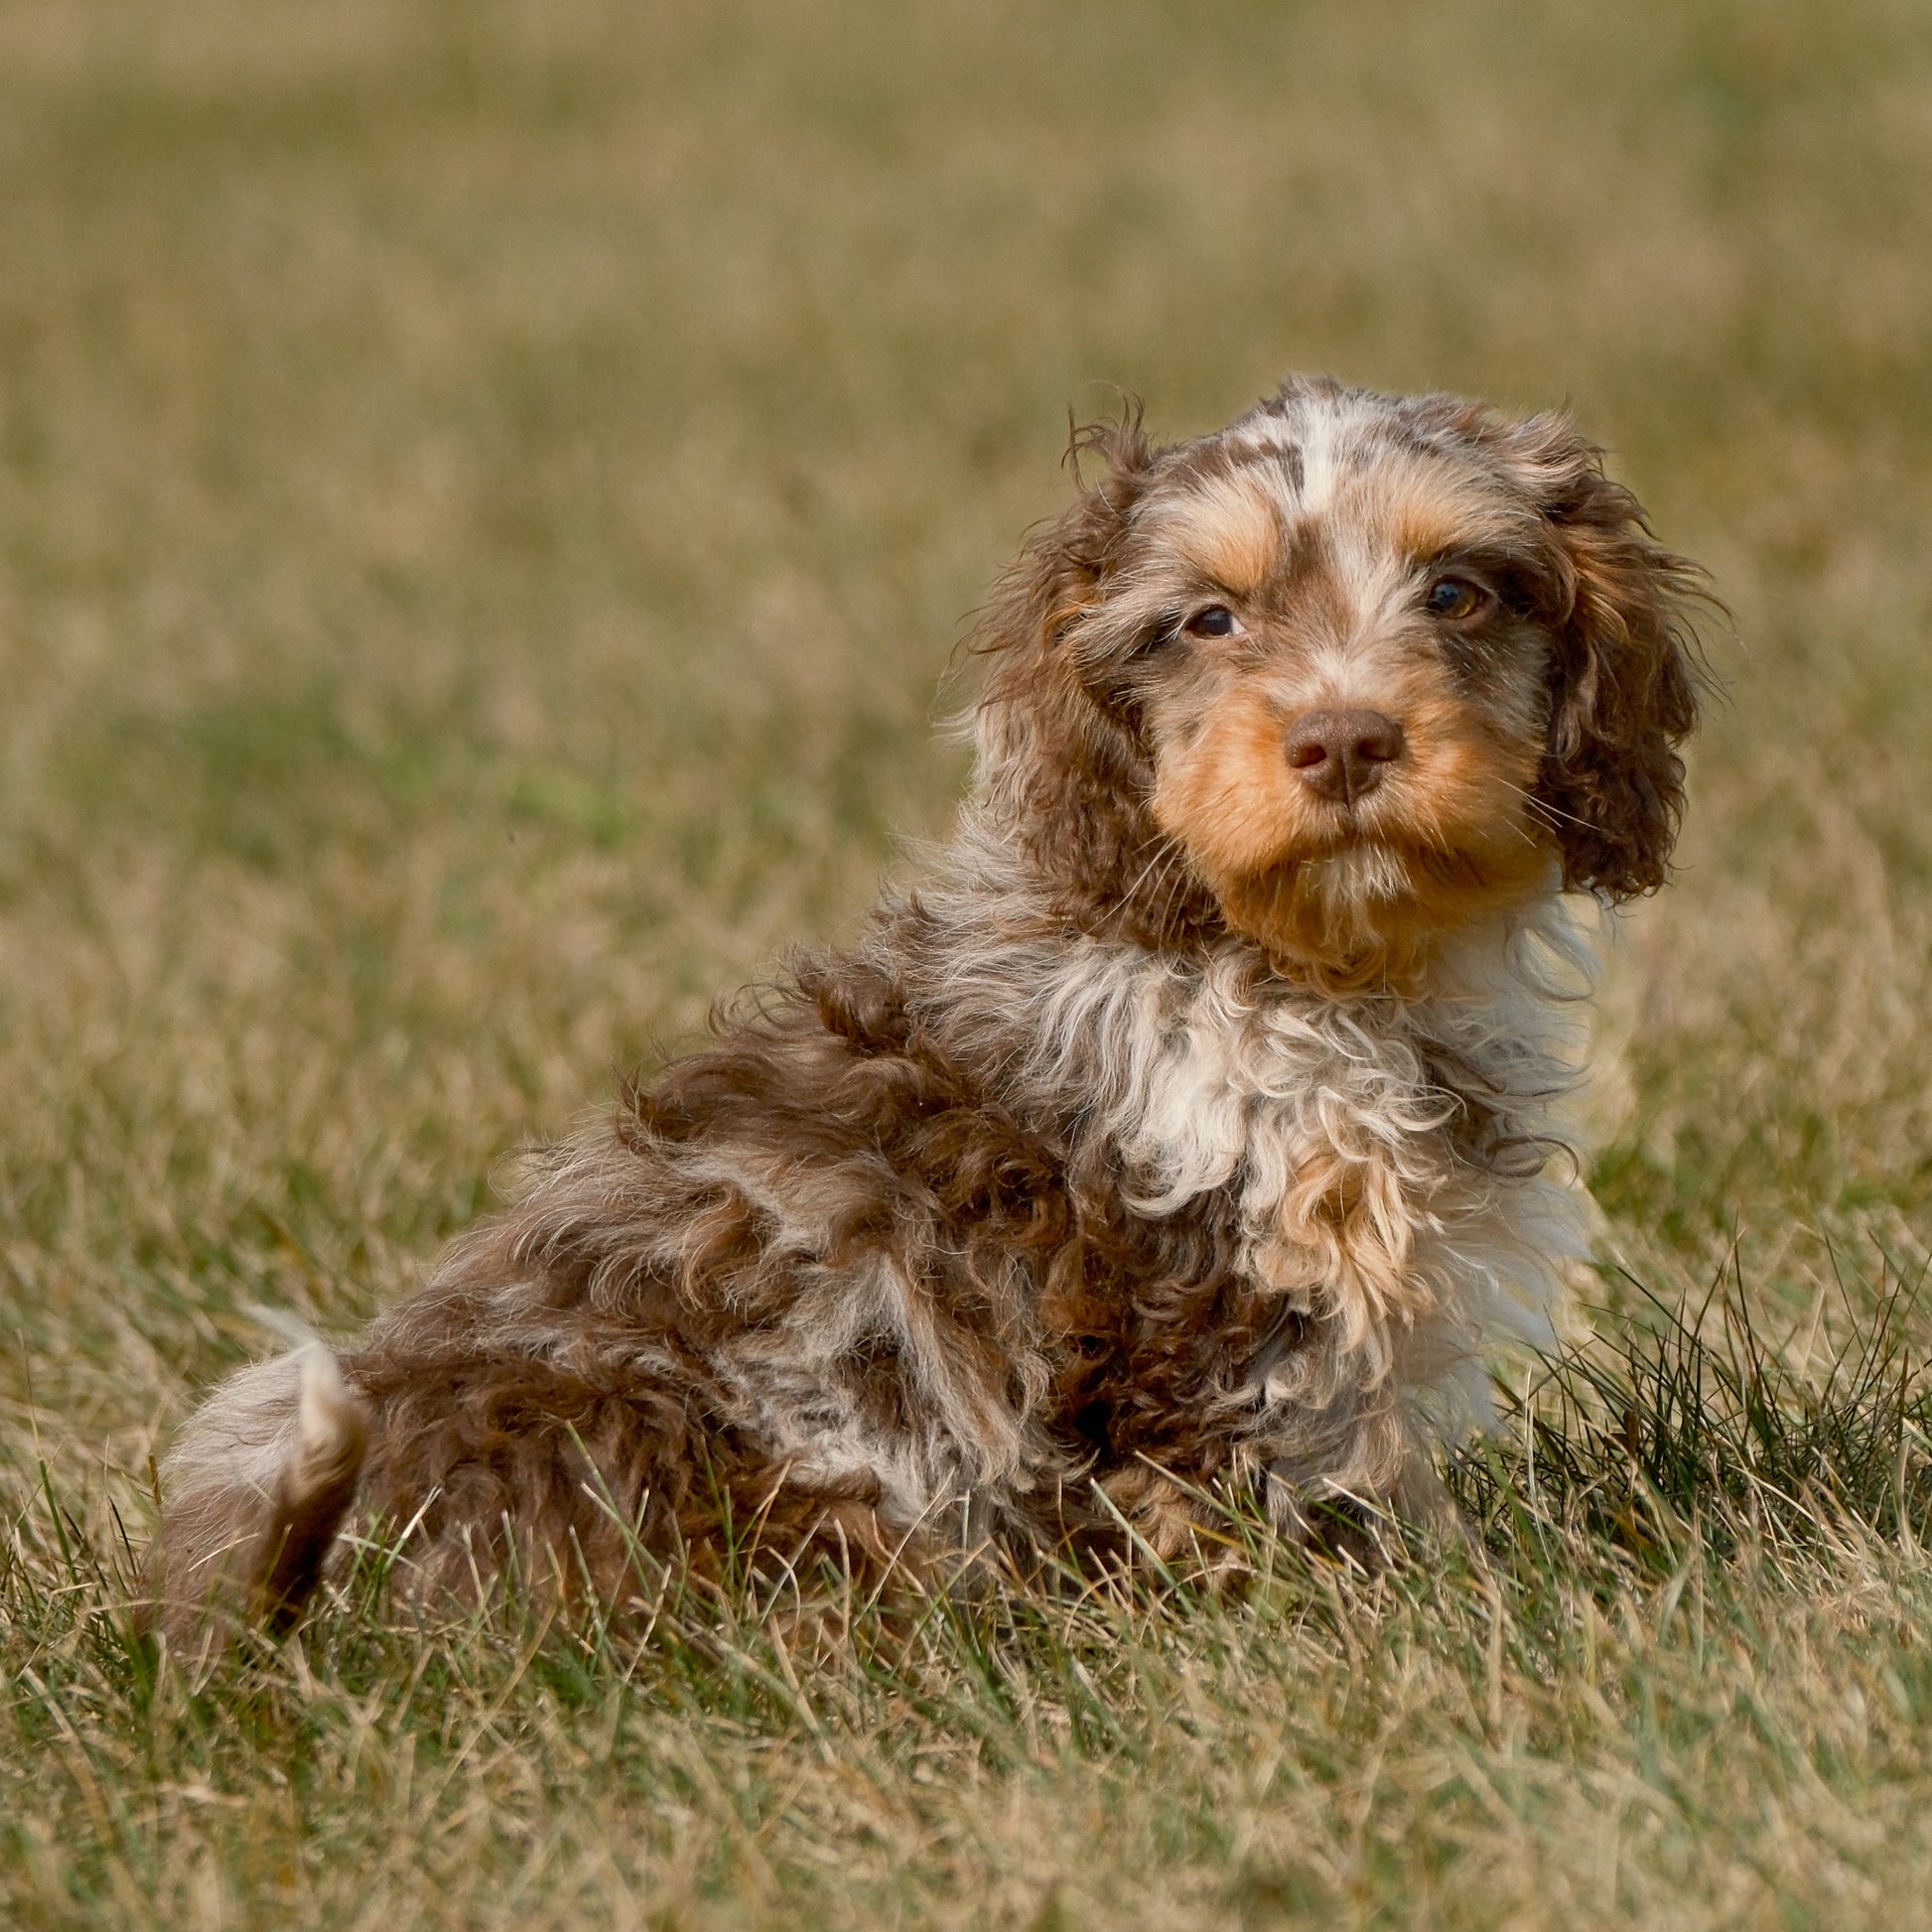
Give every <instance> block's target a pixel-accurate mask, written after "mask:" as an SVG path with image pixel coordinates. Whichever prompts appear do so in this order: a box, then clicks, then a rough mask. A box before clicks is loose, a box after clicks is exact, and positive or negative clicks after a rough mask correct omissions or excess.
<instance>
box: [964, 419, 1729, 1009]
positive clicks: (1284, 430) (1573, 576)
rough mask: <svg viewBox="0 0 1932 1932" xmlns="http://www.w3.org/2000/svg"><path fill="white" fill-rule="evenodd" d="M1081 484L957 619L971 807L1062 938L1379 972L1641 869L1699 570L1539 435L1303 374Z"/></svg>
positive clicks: (1655, 861)
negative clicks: (1512, 913)
mask: <svg viewBox="0 0 1932 1932" xmlns="http://www.w3.org/2000/svg"><path fill="white" fill-rule="evenodd" d="M1076 453H1077V455H1079V456H1080V457H1083V458H1097V459H1099V460H1100V463H1101V464H1102V465H1103V466H1104V469H1103V471H1102V473H1101V474H1099V475H1097V476H1096V477H1095V478H1094V479H1093V481H1092V482H1091V483H1087V484H1083V486H1082V489H1081V493H1080V495H1079V497H1078V499H1077V500H1076V501H1075V502H1074V503H1073V504H1072V506H1071V507H1070V508H1069V509H1067V511H1066V512H1065V513H1064V514H1063V515H1062V516H1061V517H1060V518H1059V519H1058V520H1057V521H1056V522H1055V523H1053V524H1052V525H1050V526H1049V527H1048V528H1047V529H1045V530H1044V531H1043V532H1042V533H1041V534H1040V535H1039V536H1038V537H1037V538H1035V541H1034V542H1033V543H1031V544H1030V545H1029V547H1028V548H1027V550H1026V551H1025V552H1024V553H1023V555H1022V557H1021V559H1020V561H1019V563H1018V564H1017V565H1016V566H1015V568H1014V570H1013V571H1012V572H1011V573H1010V575H1009V577H1008V579H1007V580H1006V582H1005V584H1004V585H1003V586H1002V589H1001V591H1000V593H999V595H998V596H997V597H996V599H995V601H994V603H993V604H992V606H991V607H990V608H989V611H988V614H987V617H986V619H985V621H984V623H983V625H982V628H981V633H980V637H981V643H982V646H983V647H984V648H985V649H987V650H989V651H990V652H991V653H993V655H994V660H995V661H994V664H993V669H992V673H991V676H990V678H989V681H988V685H987V690H986V694H985V696H984V698H983V700H982V702H981V706H980V713H979V725H980V746H981V772H982V783H983V786H984V789H985V794H986V796H987V798H988V800H989V802H990V804H991V806H992V808H993V809H994V811H995V812H996V814H997V815H998V816H999V818H1000V819H1001V821H1002V823H1003V825H1004V827H1005V829H1006V831H1007V833H1008V835H1009V836H1010V837H1012V838H1014V839H1017V840H1018V841H1020V842H1021V843H1022V845H1023V846H1024V847H1025V848H1026V849H1027V850H1028V852H1029V854H1030V856H1031V857H1032V858H1033V860H1034V861H1035V864H1036V865H1037V866H1038V867H1039V868H1040V869H1041V871H1042V872H1043V873H1044V874H1045V875H1046V877H1047V878H1048V879H1049V880H1050V881H1051V883H1052V885H1053V887H1054V890H1055V892H1056V894H1057V895H1058V896H1059V897H1060V898H1061V899H1062V901H1063V902H1064V903H1065V904H1066V905H1067V906H1068V907H1069V909H1070V910H1072V911H1073V913H1074V914H1075V916H1076V917H1078V918H1079V919H1080V920H1081V922H1082V923H1083V924H1086V925H1088V926H1090V927H1091V928H1092V929H1096V930H1115V931H1128V932H1132V933H1134V934H1135V935H1136V936H1139V937H1141V938H1144V939H1150V940H1155V941H1172V940H1173V939H1175V938H1176V937H1180V936H1184V935H1185V934H1187V933H1189V932H1193V933H1196V934H1198V933H1202V932H1206V931H1211V930H1214V929H1217V928H1218V927H1219V926H1220V925H1222V924H1225V925H1227V926H1231V927H1233V928H1234V929H1236V930H1237V931H1240V932H1243V933H1246V934H1248V935H1249V936H1250V937H1252V938H1254V939H1256V940H1257V941H1259V942H1260V943H1261V944H1262V945H1263V946H1264V947H1266V948H1267V949H1268V950H1269V951H1270V952H1271V953H1273V954H1274V955H1275V956H1276V957H1277V959H1278V960H1280V961H1282V962H1284V963H1285V964H1287V965H1289V966H1290V967H1292V968H1297V969H1300V970H1304V971H1309V972H1313V973H1317V974H1320V975H1323V976H1325V977H1327V978H1329V979H1330V980H1332V981H1334V982H1337V983H1345V982H1348V981H1350V980H1358V981H1359V980H1364V979H1370V980H1372V979H1376V978H1379V977H1381V976H1383V975H1384V974H1386V973H1388V972H1390V971H1392V970H1396V969H1397V968H1398V967H1399V966H1400V964H1401V962H1403V961H1404V960H1410V959H1414V958H1416V957H1417V956H1418V955H1419V953H1420V952H1422V951H1424V950H1426V949H1427V947H1428V945H1429V943H1430V942H1431V941H1432V940H1433V939H1434V938H1436V937H1437V936H1439V935H1441V934H1443V933H1446V932H1448V931H1450V930H1453V929H1455V928H1457V927H1459V926H1463V925H1466V924H1468V923H1470V922H1471V921H1473V920H1476V919H1479V918H1482V917H1485V916H1491V915H1494V914H1495V913H1497V912H1500V911H1503V910H1506V909H1507V908H1508V907H1510V906H1511V905H1512V904H1516V903H1520V902H1522V901H1523V900H1525V899H1527V898H1528V897H1532V896H1534V895H1535V894H1537V893H1539V892H1543V891H1547V890H1549V889H1550V888H1551V886H1552V885H1553V884H1554V883H1555V882H1556V880H1557V879H1559V878H1561V880H1562V882H1563V884H1564V885H1566V886H1568V887H1571V888H1574V889H1580V890H1588V891H1591V892H1594V893H1595V894H1597V895H1598V896H1599V897H1603V898H1605V899H1608V900H1620V899H1624V898H1627V897H1632V896H1634V895H1636V894H1639V893H1644V892H1648V891H1650V890H1651V889H1652V888H1654V887H1656V886H1658V885H1660V884H1661V883H1662V881H1663V878H1664V874H1665V868H1666V863H1667V861H1668V858H1669V854H1670V847H1671V842H1672V838H1673V836H1674V833H1675V830H1676V825H1677V817H1678V812H1679V809H1680V806H1681V804H1682V800H1683V777H1684V768H1683V763H1682V761H1681V760H1680V759H1679V758H1678V756H1677V751H1676V747H1677V745H1678V743H1679V742H1680V741H1681V740H1682V739H1683V738H1684V736H1685V735H1686V734H1687V733H1688V732H1689V731H1690V729H1691V727H1692V725H1693V723H1694V722H1695V717H1696V677H1695V672H1694V667H1693V664H1692V662H1691V660H1690V657H1689V655H1688V652H1687V648H1686V642H1685V631H1684V625H1683V621H1682V614H1683V608H1684V602H1685V599H1686V598H1687V597H1688V596H1690V595H1693V594H1694V586H1695V579H1696V573H1695V571H1694V570H1693V568H1692V566H1690V565H1688V564H1687V563H1685V562H1684V561H1683V560H1682V559H1680V558H1677V557H1674V556H1671V555H1670V554H1669V553H1668V552H1666V551H1664V550H1662V549H1660V548H1658V547H1657V545H1655V544H1654V543H1653V542H1652V541H1651V540H1650V538H1649V536H1648V534H1647V531H1646V529H1645V526H1644V521H1643V513H1642V510H1641V509H1640V507H1639V505H1638V504H1637V501H1636V499H1635V498H1634V497H1633V496H1631V494H1630V493H1629V492H1628V491H1627V490H1625V489H1623V488H1622V487H1621V486H1619V485H1618V484H1616V483H1611V482H1609V481H1608V480H1607V479H1606V478H1605V477H1604V475H1603V473H1602V468H1601V462H1600V453H1599V452H1598V451H1597V450H1596V449H1595V448H1594V447H1593V446H1592V445H1590V444H1588V443H1587V442H1585V441H1584V440H1583V439H1582V438H1580V437H1579V436H1578V435H1577V434H1576V432H1575V431H1574V429H1573V428H1572V427H1571V426H1570V424H1569V423H1568V422H1567V421H1566V420H1564V419H1563V418H1561V417H1556V416H1532V417H1529V418H1527V419H1525V420H1521V421H1511V420H1509V419H1508V418H1505V417H1503V416H1501V415H1499V414H1498V413H1496V412H1495V411H1493V410H1491V409H1489V408H1487V407H1485V406H1483V405H1482V404H1479V403H1472V402H1465V401H1462V400H1459V399H1456V398H1453V397H1445V396H1425V397H1419V398H1413V399H1398V398H1393V397H1386V396H1380V395H1375V394H1372V393H1369V392H1366V391H1362V390H1353V389H1344V388H1341V387H1339V386H1338V385H1336V384H1334V383H1331V382H1326V381H1294V382H1291V383H1289V384H1287V385H1286V386H1285V387H1284V388H1283V390H1282V392H1281V394H1280V395H1279V396H1277V397H1276V398H1275V399H1274V400H1272V401H1270V402H1267V403H1264V404H1263V405H1262V406H1261V407H1259V408H1258V409H1256V410H1254V411H1252V412H1251V413H1250V414H1248V415H1246V416H1243V417H1242V418H1241V419H1240V420H1239V421H1237V422H1235V423H1234V424H1232V425H1231V426H1230V427H1229V428H1227V429H1225V430H1223V431H1221V432H1220V433H1219V434H1217V435H1214V436H1209V437H1203V438H1202V439H1200V440H1199V441H1198V442H1194V443H1188V444H1183V445H1181V446H1179V447H1176V448H1173V449H1165V450H1163V449H1157V448H1155V447H1154V446H1153V445H1151V444H1150V443H1149V441H1148V440H1147V438H1146V436H1145V435H1144V434H1143V433H1142V430H1141V426H1140V422H1139V418H1138V415H1137V414H1136V415H1130V416H1129V417H1128V418H1127V419H1126V420H1124V421H1122V422H1119V423H1115V424H1109V425H1105V426H1102V427H1100V428H1097V429H1094V430H1090V431H1087V432H1085V433H1083V435H1082V436H1081V437H1080V438H1079V439H1077V442H1076Z"/></svg>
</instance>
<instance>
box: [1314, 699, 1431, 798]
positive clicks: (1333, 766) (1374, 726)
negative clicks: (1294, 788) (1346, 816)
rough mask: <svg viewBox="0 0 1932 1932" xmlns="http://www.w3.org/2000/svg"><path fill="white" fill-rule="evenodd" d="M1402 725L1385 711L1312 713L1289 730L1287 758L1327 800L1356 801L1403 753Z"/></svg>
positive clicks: (1375, 784) (1373, 785) (1374, 784)
mask: <svg viewBox="0 0 1932 1932" xmlns="http://www.w3.org/2000/svg"><path fill="white" fill-rule="evenodd" d="M1402 748H1403V740H1402V727H1401V726H1400V725H1398V724H1397V723H1396V721H1395V720H1394V719H1393V718H1391V717H1389V716H1388V714H1387V713H1386V712H1381V711H1311V712H1307V713H1305V714H1304V715H1303V716H1302V717H1300V718H1298V719H1296V721H1295V723H1294V724H1293V725H1291V726H1290V727H1289V732H1288V761H1289V763H1290V764H1292V765H1293V766H1294V767H1295V769H1296V770H1297V771H1299V772H1300V773H1301V774H1302V782H1303V783H1304V784H1306V785H1310V786H1312V787H1313V789H1314V790H1316V791H1318V792H1319V793H1320V794H1321V795H1322V797H1324V798H1334V799H1338V800H1340V801H1341V802H1342V803H1343V804H1348V805H1352V804H1353V803H1354V802H1355V800H1356V799H1357V798H1359V797H1361V796H1362V794H1363V793H1364V792H1368V791H1373V790H1374V789H1375V787H1376V786H1377V785H1379V784H1380V783H1381V782H1382V774H1383V772H1385V771H1386V770H1387V769H1388V768H1389V766H1390V765H1392V764H1393V763H1394V762H1395V761H1396V759H1399V758H1400V757H1401V756H1402Z"/></svg>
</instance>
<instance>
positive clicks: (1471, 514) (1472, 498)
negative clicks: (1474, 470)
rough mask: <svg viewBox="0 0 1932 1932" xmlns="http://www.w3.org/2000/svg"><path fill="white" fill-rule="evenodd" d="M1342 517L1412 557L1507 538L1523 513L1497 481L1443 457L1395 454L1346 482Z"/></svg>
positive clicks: (1385, 548)
mask: <svg viewBox="0 0 1932 1932" xmlns="http://www.w3.org/2000/svg"><path fill="white" fill-rule="evenodd" d="M1336 520H1337V522H1338V523H1340V524H1341V525H1343V526H1344V527H1346V528H1348V529H1350V530H1353V531H1354V532H1356V533H1357V541H1358V542H1364V541H1366V542H1371V543H1372V544H1373V546H1374V547H1375V548H1376V549H1378V550H1379V551H1381V552H1382V553H1383V554H1384V555H1386V556H1389V557H1391V558H1393V559H1397V560H1400V561H1402V562H1405V563H1406V562H1410V561H1414V560H1420V559H1425V558H1430V557H1436V556H1440V555H1442V554H1443V553H1444V552H1446V551H1452V550H1458V549H1470V548H1474V547H1477V546H1479V545H1482V544H1484V543H1505V542H1508V541H1509V540H1510V539H1511V538H1514V537H1520V536H1521V534H1522V525H1523V519H1522V517H1521V515H1520V514H1519V513H1517V512H1515V511H1513V510H1512V509H1511V508H1510V507H1509V506H1508V505H1506V504H1503V503H1500V502H1498V501H1497V499H1496V494H1495V490H1494V488H1493V486H1490V485H1485V484H1484V483H1481V482H1480V481H1479V480H1477V479H1476V478H1474V477H1466V476H1462V475H1459V474H1457V473H1456V472H1454V471H1451V470H1449V469H1447V468H1445V467H1444V466H1443V465H1442V464H1439V463H1430V462H1426V461H1424V460H1423V459H1421V458H1403V457H1394V458H1390V459H1389V460H1388V461H1386V462H1384V463H1381V464H1378V465H1377V466H1376V467H1375V468H1374V469H1373V470H1370V471H1368V472H1366V473H1364V474H1362V475H1360V476H1357V477H1354V478H1351V479H1350V480H1349V482H1348V483H1347V484H1346V485H1345V487H1344V490H1343V492H1342V494H1341V499H1340V503H1339V505H1338V514H1337V519H1336Z"/></svg>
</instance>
